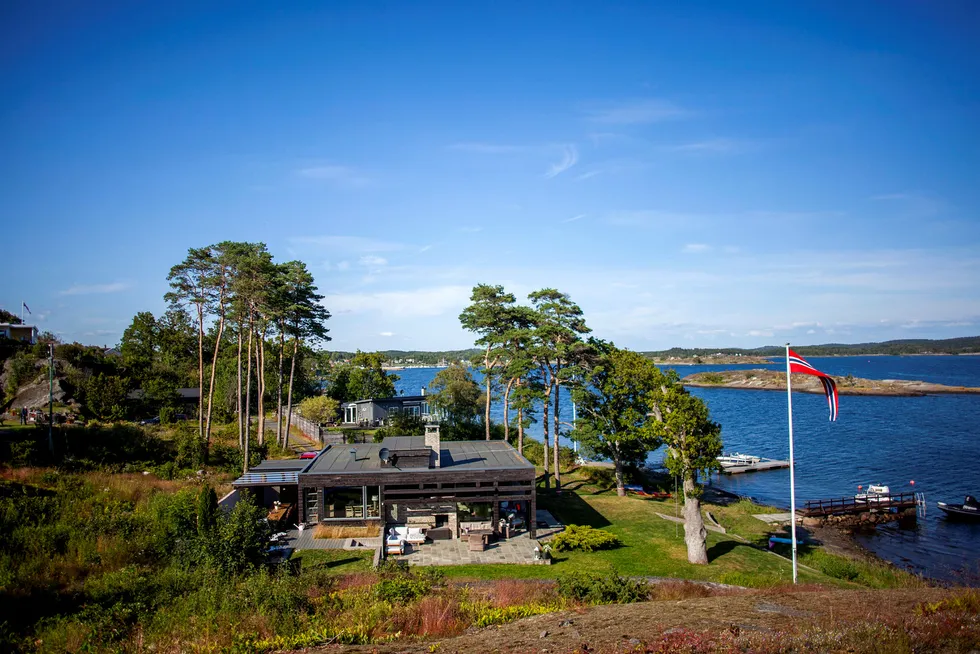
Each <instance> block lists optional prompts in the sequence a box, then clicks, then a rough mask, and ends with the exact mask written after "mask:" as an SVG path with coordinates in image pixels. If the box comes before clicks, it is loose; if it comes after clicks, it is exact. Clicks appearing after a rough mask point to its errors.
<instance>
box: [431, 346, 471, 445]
mask: <svg viewBox="0 0 980 654" xmlns="http://www.w3.org/2000/svg"><path fill="white" fill-rule="evenodd" d="M429 388H430V389H431V391H432V393H431V395H430V396H429V404H430V405H431V406H432V407H433V408H434V409H435V410H437V411H438V412H439V415H440V423H441V424H443V425H445V426H444V427H443V428H442V430H441V431H442V432H444V434H445V435H444V436H443V437H444V438H446V440H470V437H471V436H472V434H473V433H474V432H475V429H474V426H476V425H477V424H478V423H477V419H478V417H479V415H480V411H481V408H482V407H483V403H484V395H483V393H482V392H481V391H480V387H479V386H477V384H476V382H475V381H474V380H473V375H471V374H470V371H469V368H467V367H466V366H464V365H462V364H457V363H454V364H453V365H451V366H449V367H448V368H443V369H442V370H440V371H439V372H438V373H436V376H435V377H434V378H433V380H432V382H431V383H430V384H429ZM475 433H478V432H475Z"/></svg>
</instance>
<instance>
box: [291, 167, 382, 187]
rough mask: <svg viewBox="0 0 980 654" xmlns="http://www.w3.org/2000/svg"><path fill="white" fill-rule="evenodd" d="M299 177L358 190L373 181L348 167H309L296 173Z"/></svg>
mask: <svg viewBox="0 0 980 654" xmlns="http://www.w3.org/2000/svg"><path fill="white" fill-rule="evenodd" d="M296 174H298V175H299V176H300V177H305V178H307V179H315V180H320V181H325V182H330V183H332V184H335V185H337V186H345V187H349V188H360V187H363V186H368V185H369V184H371V182H372V181H373V180H372V179H371V178H370V177H368V176H367V175H365V174H364V173H362V172H359V171H358V170H356V169H355V168H351V167H350V166H333V165H326V166H311V167H309V168H301V169H299V170H297V171H296Z"/></svg>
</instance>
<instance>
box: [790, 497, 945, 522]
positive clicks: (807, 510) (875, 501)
mask: <svg viewBox="0 0 980 654" xmlns="http://www.w3.org/2000/svg"><path fill="white" fill-rule="evenodd" d="M921 506H925V495H923V494H922V493H893V494H890V495H877V496H872V497H841V498H834V499H829V500H807V502H806V503H805V504H804V505H803V510H802V511H800V514H801V515H803V516H804V517H813V518H817V517H825V516H831V515H837V516H841V515H859V514H862V513H869V512H872V511H874V512H876V513H901V512H903V511H906V510H908V509H912V510H915V509H916V508H917V507H921Z"/></svg>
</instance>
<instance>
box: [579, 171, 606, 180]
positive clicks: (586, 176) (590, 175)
mask: <svg viewBox="0 0 980 654" xmlns="http://www.w3.org/2000/svg"><path fill="white" fill-rule="evenodd" d="M601 174H602V171H601V170H590V171H589V172H587V173H582V174H581V175H578V176H576V177H575V179H577V180H578V181H580V182H581V181H584V180H587V179H591V178H593V177H595V176H596V175H601Z"/></svg>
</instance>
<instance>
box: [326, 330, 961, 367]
mask: <svg viewBox="0 0 980 654" xmlns="http://www.w3.org/2000/svg"><path fill="white" fill-rule="evenodd" d="M793 350H794V351H795V352H797V353H799V354H802V355H803V356H846V355H857V354H891V355H899V354H980V336H964V337H962V338H946V339H942V340H932V339H928V338H909V339H902V340H898V341H883V342H881V343H853V344H848V343H827V344H825V345H794V346H793ZM480 352H481V350H479V349H477V348H469V349H466V350H442V351H437V352H422V351H419V350H382V351H381V354H383V355H384V357H385V360H386V362H387V363H389V364H390V365H398V366H405V365H408V366H410V365H429V366H434V365H437V364H439V363H450V362H453V361H469V360H470V359H471V358H472V357H473V355H475V354H479V353H480ZM784 352H785V348H784V347H783V346H781V345H766V346H765V347H756V348H740V347H711V348H708V347H696V348H683V347H672V348H670V349H669V350H656V351H651V352H641V354H643V355H644V356H647V357H649V358H651V359H656V360H657V361H668V360H670V359H671V358H673V359H696V358H702V359H707V358H713V359H717V355H719V354H722V355H725V356H728V357H778V356H782V355H783V353H784ZM353 356H354V352H330V360H331V361H344V360H348V359H350V358H351V357H353ZM720 362H721V363H743V362H740V361H737V360H727V361H720ZM744 363H753V361H752V360H747V361H744Z"/></svg>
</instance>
